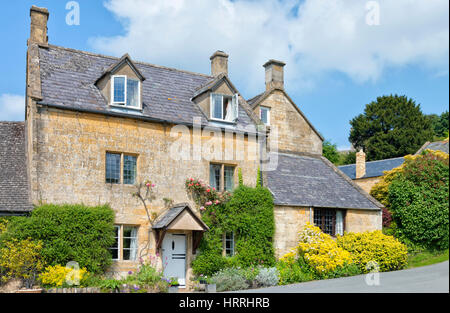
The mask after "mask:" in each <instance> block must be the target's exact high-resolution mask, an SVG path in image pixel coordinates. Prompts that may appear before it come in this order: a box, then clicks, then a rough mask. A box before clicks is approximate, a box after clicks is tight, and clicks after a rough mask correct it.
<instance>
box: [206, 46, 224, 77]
mask: <svg viewBox="0 0 450 313" xmlns="http://www.w3.org/2000/svg"><path fill="white" fill-rule="evenodd" d="M209 59H210V60H211V75H212V76H219V75H220V74H222V73H223V74H225V75H228V54H226V53H225V52H223V51H220V50H217V51H216V52H214V54H213V55H212V56H211V57H210V58H209Z"/></svg>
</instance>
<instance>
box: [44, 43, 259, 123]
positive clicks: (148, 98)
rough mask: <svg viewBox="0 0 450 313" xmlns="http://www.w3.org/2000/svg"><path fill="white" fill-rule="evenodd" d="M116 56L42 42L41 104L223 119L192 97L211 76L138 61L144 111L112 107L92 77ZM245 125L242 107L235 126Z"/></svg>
mask: <svg viewBox="0 0 450 313" xmlns="http://www.w3.org/2000/svg"><path fill="white" fill-rule="evenodd" d="M119 60H120V59H119V58H115V57H109V56H104V55H99V54H93V53H88V52H84V51H78V50H73V49H67V48H62V47H57V46H53V45H49V47H48V48H46V47H40V48H39V61H40V69H41V86H42V100H41V101H39V103H40V104H43V105H48V106H53V107H58V108H62V109H71V110H79V111H89V112H94V113H101V114H109V115H119V116H126V117H131V118H142V119H147V120H153V121H160V122H169V123H176V124H187V125H192V121H193V118H194V117H201V119H202V124H203V125H205V126H206V125H209V126H223V125H224V124H225V123H221V124H218V123H217V122H214V123H213V122H209V121H208V120H207V118H206V116H205V115H204V114H203V113H202V111H201V110H200V108H199V107H198V105H197V104H195V103H194V102H192V101H191V98H192V97H193V96H194V94H195V92H196V91H197V89H198V88H200V87H202V86H205V85H206V84H207V83H209V82H211V80H213V79H214V77H212V76H208V75H203V74H197V73H191V72H187V71H181V70H176V69H172V68H167V67H163V66H157V65H153V64H148V63H142V62H136V61H133V64H134V65H135V66H136V68H137V69H138V70H139V72H140V73H141V74H142V75H143V76H144V77H145V78H146V79H145V81H143V82H142V91H143V95H142V101H143V110H142V112H141V111H136V110H127V109H123V108H110V107H109V106H108V103H107V100H106V99H105V98H104V97H103V95H102V94H101V92H100V90H99V89H98V88H97V87H96V86H95V82H96V81H97V80H98V79H99V77H101V76H102V75H103V74H104V73H105V72H107V71H108V70H109V69H110V68H111V67H112V66H114V64H115V63H117V62H119ZM243 105H247V104H246V103H240V106H243ZM249 110H250V109H249ZM222 124H223V125H222ZM248 125H254V122H253V121H252V119H251V118H250V117H249V116H248V114H247V113H246V110H244V109H241V110H239V118H238V122H237V123H236V125H235V128H234V129H236V130H237V131H245V129H246V128H245V127H246V126H248ZM224 127H230V126H224Z"/></svg>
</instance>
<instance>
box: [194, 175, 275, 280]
mask: <svg viewBox="0 0 450 313" xmlns="http://www.w3.org/2000/svg"><path fill="white" fill-rule="evenodd" d="M195 181H196V180H194V182H191V183H190V184H192V183H195ZM187 182H190V180H188V181H187ZM188 185H189V184H188ZM190 187H191V188H192V187H195V184H194V186H190ZM190 187H189V186H187V188H188V191H189V190H190V189H189V188H190ZM195 188H201V186H200V187H199V186H197V187H195ZM205 188H206V190H208V189H209V188H208V186H206V187H205ZM202 198H203V199H205V197H202ZM206 199H208V198H207V197H206ZM207 203H208V205H206V206H203V207H201V208H200V212H202V219H203V221H204V222H205V223H206V224H207V225H208V227H209V228H210V231H209V232H208V233H207V234H205V236H204V237H203V239H202V242H201V243H200V246H199V250H200V253H199V255H198V257H197V258H196V259H195V260H194V261H193V263H192V268H193V271H194V273H195V274H196V275H199V274H204V275H208V276H210V275H212V274H214V273H215V272H217V271H218V270H220V269H223V268H226V267H237V266H239V267H241V268H246V267H251V266H255V265H263V266H268V267H269V266H274V265H275V256H274V248H273V237H274V233H275V220H274V215H273V198H272V195H271V193H270V191H269V190H268V189H267V188H263V187H256V188H252V187H247V186H244V185H242V186H239V187H237V188H236V189H235V190H234V191H233V194H232V196H231V197H229V198H228V199H227V200H226V201H221V200H219V203H218V204H215V200H214V199H212V200H211V199H210V200H208V201H207ZM202 208H203V209H202ZM226 232H234V238H235V255H234V256H233V257H224V256H222V252H223V240H222V238H223V235H224V234H225V233H226Z"/></svg>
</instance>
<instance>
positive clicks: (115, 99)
mask: <svg viewBox="0 0 450 313" xmlns="http://www.w3.org/2000/svg"><path fill="white" fill-rule="evenodd" d="M111 105H114V106H121V107H127V108H133V109H140V108H141V82H140V81H139V80H137V79H133V78H129V77H127V76H125V75H114V76H113V77H112V79H111Z"/></svg>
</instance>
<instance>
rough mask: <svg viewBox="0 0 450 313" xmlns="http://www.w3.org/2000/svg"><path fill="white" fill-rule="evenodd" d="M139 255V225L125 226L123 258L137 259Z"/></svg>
mask: <svg viewBox="0 0 450 313" xmlns="http://www.w3.org/2000/svg"><path fill="white" fill-rule="evenodd" d="M136 256H137V227H130V226H125V227H124V228H123V259H124V260H136Z"/></svg>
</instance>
